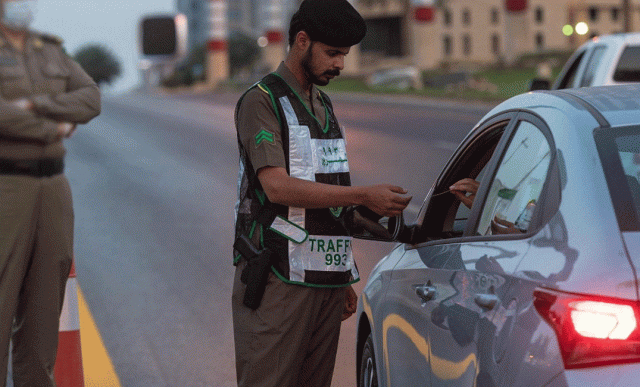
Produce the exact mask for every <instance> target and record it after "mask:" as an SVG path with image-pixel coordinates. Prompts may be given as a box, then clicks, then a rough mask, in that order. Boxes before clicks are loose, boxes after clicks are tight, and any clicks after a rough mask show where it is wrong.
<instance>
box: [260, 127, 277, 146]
mask: <svg viewBox="0 0 640 387" xmlns="http://www.w3.org/2000/svg"><path fill="white" fill-rule="evenodd" d="M263 141H266V142H268V143H271V144H273V133H271V132H269V131H267V130H265V129H262V130H261V131H260V132H259V133H258V134H256V146H259V145H260V144H261V143H262V142H263Z"/></svg>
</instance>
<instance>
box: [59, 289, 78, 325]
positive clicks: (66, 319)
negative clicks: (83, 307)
mask: <svg viewBox="0 0 640 387" xmlns="http://www.w3.org/2000/svg"><path fill="white" fill-rule="evenodd" d="M58 330H59V331H60V332H67V331H77V330H80V315H79V313H78V289H77V287H76V279H75V278H69V279H67V286H66V288H65V293H64V303H63V304H62V313H61V314H60V328H59V329H58Z"/></svg>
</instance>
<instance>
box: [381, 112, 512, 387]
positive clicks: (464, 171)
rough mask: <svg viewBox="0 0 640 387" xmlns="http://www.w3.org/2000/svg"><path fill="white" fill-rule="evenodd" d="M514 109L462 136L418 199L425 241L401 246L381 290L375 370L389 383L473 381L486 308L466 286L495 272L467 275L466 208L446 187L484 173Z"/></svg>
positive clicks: (419, 237)
mask: <svg viewBox="0 0 640 387" xmlns="http://www.w3.org/2000/svg"><path fill="white" fill-rule="evenodd" d="M514 116H515V113H510V114H506V115H501V116H498V117H495V118H493V119H491V120H489V121H488V122H487V123H485V124H484V125H482V126H480V127H479V128H478V129H476V130H475V131H474V134H473V135H471V136H470V137H468V138H467V139H465V141H464V142H463V144H462V145H461V147H460V148H459V149H458V151H457V152H456V154H455V155H454V157H453V159H452V161H451V162H449V164H448V165H447V166H446V167H445V170H444V172H443V173H442V174H441V176H440V177H439V179H438V181H437V182H436V184H435V185H434V187H433V188H432V190H431V192H430V195H429V196H428V199H427V200H426V201H425V204H424V205H423V208H422V210H421V212H420V215H419V219H418V228H417V230H416V236H415V238H416V241H418V242H422V243H418V244H416V245H411V244H406V245H405V246H404V248H405V253H404V255H403V257H402V259H400V261H399V263H398V264H397V265H396V267H395V268H394V270H393V274H392V276H391V278H390V281H389V285H388V288H387V293H386V296H385V299H386V302H385V305H384V308H383V309H384V311H385V312H384V316H385V317H384V319H383V320H382V327H381V328H380V329H381V335H382V347H383V349H382V353H383V359H382V364H383V369H382V370H381V372H380V374H379V375H380V378H381V379H382V380H384V381H385V382H386V385H389V386H403V387H404V386H427V385H452V386H453V385H456V386H457V385H469V386H471V385H473V383H474V380H475V376H476V373H477V355H476V353H477V346H476V342H477V339H476V329H477V323H478V322H479V321H480V319H481V318H483V317H485V315H486V313H487V312H485V310H483V308H482V307H481V306H479V305H478V304H476V303H475V301H471V304H469V302H468V301H467V300H466V296H467V295H468V290H470V288H469V286H468V285H469V284H470V281H471V282H474V283H477V284H478V285H477V286H485V287H486V286H487V283H488V282H492V281H494V280H495V279H494V278H493V277H491V278H489V277H487V276H484V275H482V273H481V271H482V270H480V271H474V273H473V275H467V274H466V273H464V271H465V270H463V267H464V265H463V266H462V267H461V266H460V263H461V261H460V241H461V238H462V236H463V230H464V229H465V227H466V222H467V220H468V219H469V215H470V214H471V211H469V210H468V209H466V208H464V206H460V202H459V201H458V200H457V199H456V198H455V196H454V195H452V194H451V193H449V192H447V189H448V188H447V187H449V186H450V185H451V184H452V183H454V182H455V181H457V180H458V179H459V178H461V177H470V178H474V179H476V178H477V179H481V178H482V175H483V174H484V173H487V172H488V168H490V167H489V166H490V164H491V163H490V160H491V156H492V153H493V150H494V149H496V147H498V144H499V143H500V139H501V137H502V135H503V133H504V132H505V130H506V128H507V127H509V124H510V122H511V121H512V118H513V117H514ZM461 271H462V272H463V275H461V274H460V272H461ZM487 281H488V282H487ZM473 286H476V285H473ZM488 286H491V285H488ZM494 286H495V285H494ZM483 289H484V288H483ZM488 310H489V312H490V308H489V309H488Z"/></svg>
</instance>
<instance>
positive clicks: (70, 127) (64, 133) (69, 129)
mask: <svg viewBox="0 0 640 387" xmlns="http://www.w3.org/2000/svg"><path fill="white" fill-rule="evenodd" d="M56 129H57V130H58V136H57V138H58V139H63V138H69V137H71V136H72V135H73V133H74V131H75V130H76V124H72V123H71V122H59V123H58V125H57V126H56Z"/></svg>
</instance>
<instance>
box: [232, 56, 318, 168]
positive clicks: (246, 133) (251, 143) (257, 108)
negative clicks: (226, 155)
mask: <svg viewBox="0 0 640 387" xmlns="http://www.w3.org/2000/svg"><path fill="white" fill-rule="evenodd" d="M276 73H277V74H278V75H280V76H281V77H282V78H283V79H284V80H285V82H287V84H288V85H289V87H291V88H292V89H293V90H294V91H295V92H296V93H297V94H298V95H299V96H300V98H301V99H302V102H303V103H304V104H305V105H306V106H307V107H308V108H309V110H310V111H311V112H312V113H313V114H314V115H315V116H316V118H318V120H319V121H320V125H321V126H324V125H325V120H326V117H325V110H324V105H323V103H322V98H321V97H320V92H319V91H318V89H317V88H316V86H315V85H312V87H311V98H309V97H308V96H307V93H306V91H304V90H303V89H302V86H300V84H299V83H298V80H297V79H296V77H295V75H293V73H292V72H291V71H290V70H289V68H288V67H287V66H286V65H285V64H284V62H282V63H281V64H280V66H278V69H277V70H276ZM237 128H238V134H239V136H240V141H241V142H242V145H243V146H244V148H245V149H246V151H247V154H248V157H249V160H250V161H251V164H252V165H253V168H254V170H255V172H256V173H257V172H258V170H259V169H260V168H263V167H267V166H271V167H282V168H286V166H287V164H286V158H287V157H288V155H285V154H284V148H283V144H282V133H281V130H282V129H281V128H280V123H279V122H278V118H277V117H276V113H275V111H274V110H273V104H272V103H271V98H270V97H269V94H267V93H266V92H265V91H263V90H262V89H260V88H258V87H256V88H253V89H252V90H250V91H249V92H248V93H247V95H245V97H244V99H243V100H242V103H241V104H240V109H239V110H238V125H237ZM262 130H266V131H267V132H269V133H271V134H273V139H274V141H273V142H268V141H260V142H259V143H258V141H256V135H257V134H258V133H260V132H261V131H262Z"/></svg>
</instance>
